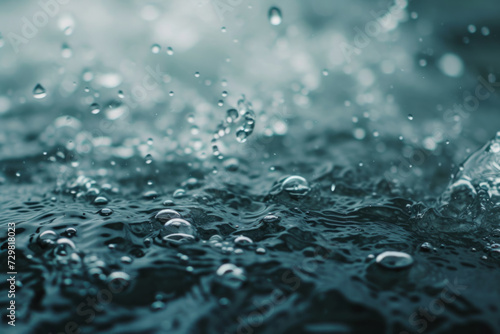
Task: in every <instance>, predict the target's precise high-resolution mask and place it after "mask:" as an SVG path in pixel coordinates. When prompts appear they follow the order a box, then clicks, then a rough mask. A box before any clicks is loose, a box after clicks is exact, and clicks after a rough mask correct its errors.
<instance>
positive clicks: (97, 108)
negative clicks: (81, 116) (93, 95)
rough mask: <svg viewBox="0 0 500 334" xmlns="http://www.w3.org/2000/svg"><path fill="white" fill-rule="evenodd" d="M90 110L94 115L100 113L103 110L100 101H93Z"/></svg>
mask: <svg viewBox="0 0 500 334" xmlns="http://www.w3.org/2000/svg"><path fill="white" fill-rule="evenodd" d="M90 112H91V113H92V114H94V115H97V114H98V113H100V112H101V106H100V105H99V104H98V103H95V102H94V103H92V104H91V105H90Z"/></svg>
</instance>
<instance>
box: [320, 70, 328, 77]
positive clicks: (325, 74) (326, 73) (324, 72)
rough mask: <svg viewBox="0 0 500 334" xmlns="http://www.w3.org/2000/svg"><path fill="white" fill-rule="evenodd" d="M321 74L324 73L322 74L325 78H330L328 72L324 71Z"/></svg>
mask: <svg viewBox="0 0 500 334" xmlns="http://www.w3.org/2000/svg"><path fill="white" fill-rule="evenodd" d="M321 73H322V74H323V76H325V77H326V76H328V74H329V73H328V70H323V72H321Z"/></svg>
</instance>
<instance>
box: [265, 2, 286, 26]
mask: <svg viewBox="0 0 500 334" xmlns="http://www.w3.org/2000/svg"><path fill="white" fill-rule="evenodd" d="M268 17H269V22H270V23H271V24H272V25H273V26H277V25H280V24H281V22H282V21H283V16H282V15H281V10H280V9H279V8H278V7H271V8H270V9H269V13H268Z"/></svg>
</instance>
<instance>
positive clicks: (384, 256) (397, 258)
mask: <svg viewBox="0 0 500 334" xmlns="http://www.w3.org/2000/svg"><path fill="white" fill-rule="evenodd" d="M375 261H376V262H377V264H379V265H380V266H382V267H384V268H387V269H403V268H407V267H409V266H411V265H412V264H413V258H412V257H411V255H409V254H406V253H403V252H395V251H386V252H383V253H381V254H379V255H378V256H377V257H376V258H375Z"/></svg>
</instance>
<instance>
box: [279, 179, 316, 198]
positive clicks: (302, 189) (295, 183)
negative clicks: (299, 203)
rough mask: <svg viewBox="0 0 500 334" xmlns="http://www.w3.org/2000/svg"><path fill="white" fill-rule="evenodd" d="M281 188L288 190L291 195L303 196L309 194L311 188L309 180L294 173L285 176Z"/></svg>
mask: <svg viewBox="0 0 500 334" xmlns="http://www.w3.org/2000/svg"><path fill="white" fill-rule="evenodd" d="M281 188H282V189H283V190H284V191H286V192H287V193H288V194H289V195H290V196H291V197H295V198H298V197H302V196H305V195H307V193H308V192H309V191H310V190H311V188H309V182H307V180H306V179H304V178H303V177H302V176H298V175H292V176H289V177H287V178H285V179H284V180H283V182H282V185H281Z"/></svg>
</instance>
